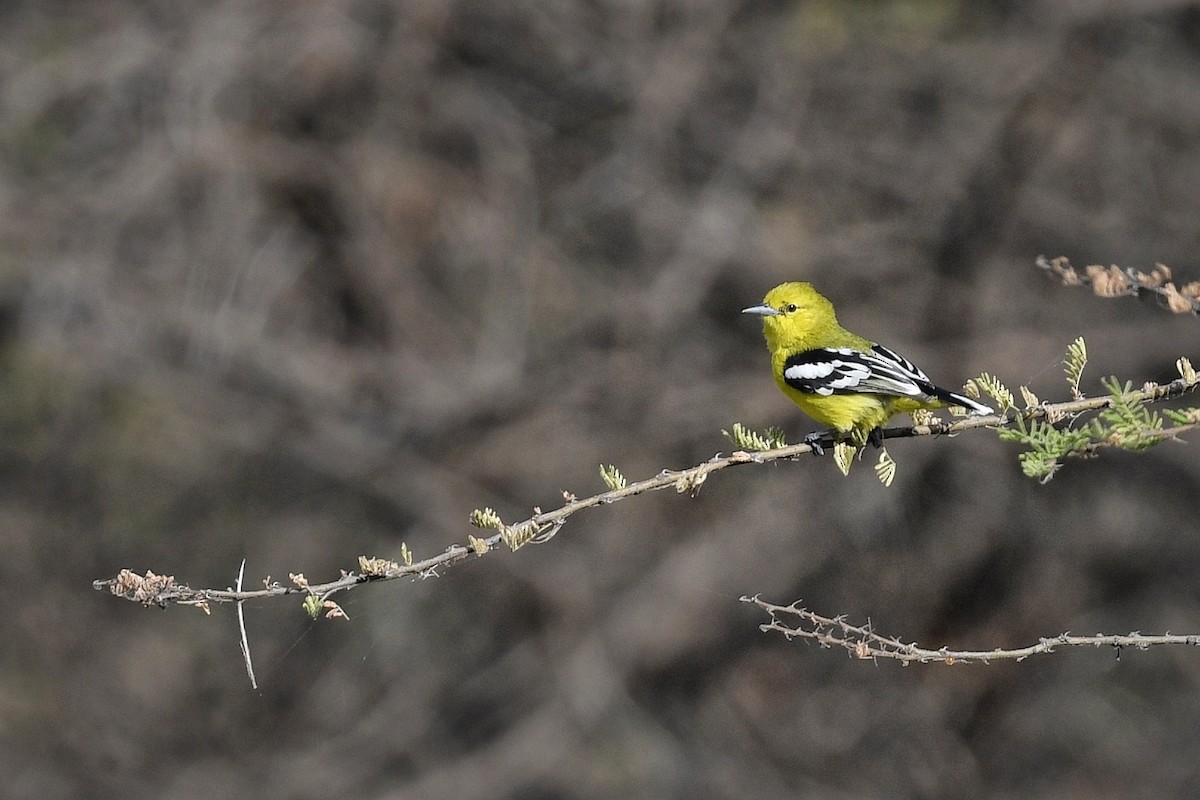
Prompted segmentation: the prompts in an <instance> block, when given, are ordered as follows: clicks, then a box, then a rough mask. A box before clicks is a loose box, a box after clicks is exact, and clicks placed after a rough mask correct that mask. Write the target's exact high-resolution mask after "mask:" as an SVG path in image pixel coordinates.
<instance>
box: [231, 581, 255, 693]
mask: <svg viewBox="0 0 1200 800" xmlns="http://www.w3.org/2000/svg"><path fill="white" fill-rule="evenodd" d="M245 577H246V559H244V558H243V559H242V566H241V568H240V569H238V579H237V586H236V587H235V588H236V589H237V591H239V592H240V591H241V590H242V579H243V578H245ZM242 602H243V601H240V600H239V601H238V604H237V618H238V633H240V634H241V638H240V641H239V643H240V644H241V646H242V658H243V659H245V661H246V674H247V675H249V676H250V686H251V688H253V689H257V688H258V681H256V680H255V679H254V662H252V661H251V660H250V640H249V639H248V638H247V637H246V614H245V613H244V612H243V610H242Z"/></svg>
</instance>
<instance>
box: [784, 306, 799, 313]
mask: <svg viewBox="0 0 1200 800" xmlns="http://www.w3.org/2000/svg"><path fill="white" fill-rule="evenodd" d="M795 310H796V304H795V303H788V304H787V308H786V309H785V311H787V312H788V313H789V314H791V313H793V312H795Z"/></svg>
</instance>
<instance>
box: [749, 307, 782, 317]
mask: <svg viewBox="0 0 1200 800" xmlns="http://www.w3.org/2000/svg"><path fill="white" fill-rule="evenodd" d="M742 313H743V314H758V315H759V316H760V317H774V316H776V315H778V314H779V310H778V309H774V308H771V307H770V306H750V307H749V308H743V309H742Z"/></svg>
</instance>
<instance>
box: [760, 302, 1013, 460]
mask: <svg viewBox="0 0 1200 800" xmlns="http://www.w3.org/2000/svg"><path fill="white" fill-rule="evenodd" d="M744 313H747V314H758V315H761V316H762V318H763V334H764V335H765V336H766V340H767V349H768V350H770V352H771V373H772V374H773V375H774V376H775V383H776V384H778V386H779V388H780V390H781V391H782V392H783V393H784V394H785V395H787V397H788V398H789V399H790V400H791V401H792V402H793V403H795V404H796V405H798V406H799V407H800V409H801V410H802V411H804V413H805V414H808V415H809V416H810V417H812V418H813V419H815V420H816V421H817V422H819V423H821V424H822V425H827V426H829V427H830V428H832V429H833V430H834V431H836V432H838V433H842V434H850V437H851V438H852V439H853V440H855V441H857V442H859V443H860V444H861V443H862V442H864V441H866V440H867V438H868V437H870V436H871V435H872V432H873V431H874V430H875V429H876V428H879V427H881V426H882V425H884V424H885V423H886V422H887V421H888V420H889V419H891V417H892V416H893V415H894V414H899V413H904V412H910V411H915V410H917V409H920V408H927V409H934V408H942V407H944V406H947V405H957V406H963V407H965V408H967V409H968V410H970V411H971V412H972V413H976V414H990V413H992V410H991V409H990V408H988V407H987V406H985V405H982V404H981V403H978V402H976V401H975V400H972V399H971V398H969V397H965V396H963V395H961V394H957V393H955V392H951V391H948V390H946V389H942V388H940V387H937V386H934V385H933V383H931V382H930V381H929V378H928V377H927V376H926V375H925V373H924V372H922V371H921V370H920V369H919V368H917V367H916V365H914V364H913V363H912V362H910V361H908V360H907V359H905V358H903V357H902V356H899V355H897V354H896V353H894V352H893V351H891V350H889V349H887V348H886V347H883V346H882V345H878V344H876V343H874V342H872V341H871V340H869V339H864V338H863V337H862V336H859V335H857V334H855V333H851V332H850V331H848V330H846V329H845V328H843V327H842V326H841V325H839V324H838V321H837V315H836V314H835V312H834V310H833V304H832V303H830V302H829V300H827V299H826V298H825V297H824V296H822V295H821V294H820V293H819V292H817V290H816V289H814V288H813V287H812V285H811V284H808V283H801V282H791V283H783V284H780V285H779V286H776V287H775V288H774V289H772V290H771V291H769V292H767V295H766V297H764V298H763V302H762V305H758V306H752V307H750V308H747V309H745V310H744ZM810 441H815V438H810ZM875 441H878V440H875Z"/></svg>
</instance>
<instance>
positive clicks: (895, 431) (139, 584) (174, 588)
mask: <svg viewBox="0 0 1200 800" xmlns="http://www.w3.org/2000/svg"><path fill="white" fill-rule="evenodd" d="M1197 385H1198V384H1196V383H1192V382H1189V381H1188V380H1186V379H1184V378H1180V379H1178V380H1175V381H1172V382H1171V383H1168V384H1163V385H1158V384H1147V385H1145V386H1144V387H1142V388H1141V389H1139V390H1137V391H1133V392H1128V393H1126V394H1125V395H1123V396H1122V397H1123V398H1124V399H1125V400H1129V401H1133V402H1154V401H1159V400H1165V399H1168V398H1173V397H1178V396H1180V395H1183V394H1185V393H1186V392H1188V391H1191V390H1193V389H1195V388H1196V386H1197ZM1113 403H1114V398H1113V397H1112V396H1104V397H1092V398H1083V399H1079V400H1071V401H1069V402H1065V403H1043V404H1042V405H1040V406H1037V407H1034V408H1028V409H1024V410H1015V409H1011V410H1009V411H1007V412H1006V413H1004V414H995V415H991V416H983V417H968V418H965V419H958V420H955V421H953V422H946V421H942V420H937V419H934V420H932V421H929V422H927V423H925V424H920V425H913V426H910V427H898V428H889V429H887V430H885V431H884V432H883V437H884V438H885V439H894V438H908V437H914V436H939V435H942V434H956V433H961V432H963V431H968V430H975V429H978V428H995V429H998V428H1006V427H1011V426H1012V425H1013V424H1015V423H1016V421H1017V420H1024V421H1025V422H1028V421H1030V420H1035V419H1051V420H1062V419H1066V418H1069V417H1071V416H1074V415H1077V414H1081V413H1083V412H1086V411H1094V410H1098V409H1104V408H1110V407H1112V405H1113ZM1189 427H1190V426H1189ZM1178 430H1183V428H1177V429H1167V430H1163V431H1155V432H1149V435H1152V436H1161V437H1162V438H1169V437H1172V436H1174V435H1175V433H1174V431H1178ZM1096 446H1097V447H1099V446H1102V444H1097V445H1096ZM811 452H812V447H811V446H810V445H807V444H793V445H788V446H786V447H777V448H774V449H771V450H765V451H762V452H752V453H751V452H745V451H741V450H739V451H737V452H734V453H731V454H730V455H728V456H721V455H716V456H714V457H713V458H710V459H709V460H708V461H705V462H703V463H702V464H697V465H696V466H694V467H690V468H688V469H682V470H663V471H662V472H660V473H658V474H657V475H655V476H654V477H652V478H647V479H645V480H641V481H637V482H635V483H629V484H626V485H624V486H621V487H620V488H615V489H610V490H609V491H606V492H601V493H600V494H596V495H592V496H591V497H585V498H582V499H577V498H575V497H574V496H573V495H570V494H567V493H564V496H565V497H566V498H567V502H566V503H565V504H564V505H562V506H560V507H559V508H556V509H554V510H552V511H544V512H543V511H541V510H539V509H535V513H534V515H533V516H531V517H529V518H528V519H526V520H524V521H522V522H518V523H516V524H515V525H506V524H504V523H503V522H502V521H500V519H499V517H498V516H496V515H495V514H494V513H492V514H490V516H489V518H488V521H487V523H486V526H487V527H493V528H495V529H496V530H497V531H498V532H497V533H495V534H492V535H491V536H489V537H487V538H479V537H475V536H471V537H470V538H469V543H468V544H467V545H462V544H455V545H452V546H450V547H449V548H447V549H446V550H445V551H444V552H442V553H440V554H438V555H435V556H432V557H430V558H426V559H424V560H421V561H415V560H412V559H411V558H410V557H407V550H406V549H405V555H406V557H405V559H404V563H397V562H395V561H389V560H386V559H368V558H366V557H362V556H360V557H359V569H358V570H357V571H353V570H342V574H341V577H339V578H337V579H336V580H333V581H329V582H327V583H319V584H313V583H309V582H308V581H307V580H306V579H305V578H304V577H303V576H302V575H295V576H293V577H292V583H291V585H287V584H282V583H279V582H278V581H271V580H269V579H268V580H266V581H264V586H263V588H262V589H255V590H249V591H246V590H241V589H240V588H238V589H193V588H191V587H189V586H187V585H186V584H182V583H178V582H177V581H176V580H175V579H174V577H173V576H170V575H160V574H155V573H153V572H149V571H148V572H146V574H145V575H139V574H137V573H136V572H134V571H132V570H129V569H123V570H121V571H120V572H119V573H118V574H117V576H116V577H114V578H108V579H102V580H96V581H94V582H93V583H92V586H93V588H95V589H97V590H98V591H107V592H109V593H111V594H114V595H116V596H117V597H123V598H125V599H126V600H132V601H134V602H137V603H141V604H143V605H147V606H150V605H157V606H161V607H166V606H168V605H172V604H179V605H193V606H200V607H202V608H204V609H206V610H207V608H208V606H209V604H211V603H235V602H239V601H242V600H256V599H261V598H268V597H281V596H284V595H302V596H306V598H307V599H309V600H311V601H312V603H311V604H308V605H306V607H309V605H311V607H312V608H313V609H320V608H323V607H330V608H332V609H333V611H332V612H331V613H334V612H336V611H337V607H336V604H333V603H331V602H329V598H330V597H331V596H332V595H334V594H337V593H338V592H343V591H348V590H350V589H353V588H355V587H356V586H361V585H362V584H364V583H370V582H373V581H385V580H395V579H397V578H430V577H436V576H437V575H438V574H439V572H440V571H441V570H444V569H448V568H449V567H452V566H454V565H455V564H458V563H460V562H462V561H465V560H466V559H468V558H480V557H483V556H485V555H487V554H489V553H491V552H493V551H495V550H496V549H498V548H499V546H500V545H501V544H504V545H507V546H508V547H509V548H510V549H512V550H516V549H517V548H519V547H521V546H523V545H524V544H526V543H528V542H534V543H539V542H544V541H547V540H549V539H550V538H551V537H553V536H554V535H555V534H556V533H557V532H558V530H559V529H560V528H561V527H562V526H563V524H564V523H565V522H566V521H567V519H568V518H569V517H570V516H572V515H573V514H575V513H577V512H579V511H583V510H584V509H587V508H594V507H596V506H604V505H608V504H610V503H616V502H619V501H621V500H625V499H626V498H629V497H635V496H637V495H640V494H644V493H646V492H657V491H661V490H663V489H672V488H673V489H675V490H676V491H677V492H681V493H683V492H686V493H689V494H692V495H694V494H696V493H697V492H698V491H699V490H700V488H701V486H703V485H704V482H705V481H706V480H707V479H708V476H709V475H711V474H712V473H714V472H719V471H720V470H723V469H725V468H727V467H733V466H737V465H741V464H768V463H771V462H772V461H791V460H795V459H797V458H799V457H801V456H805V455H807V454H809V453H811ZM622 480H623V479H622Z"/></svg>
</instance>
